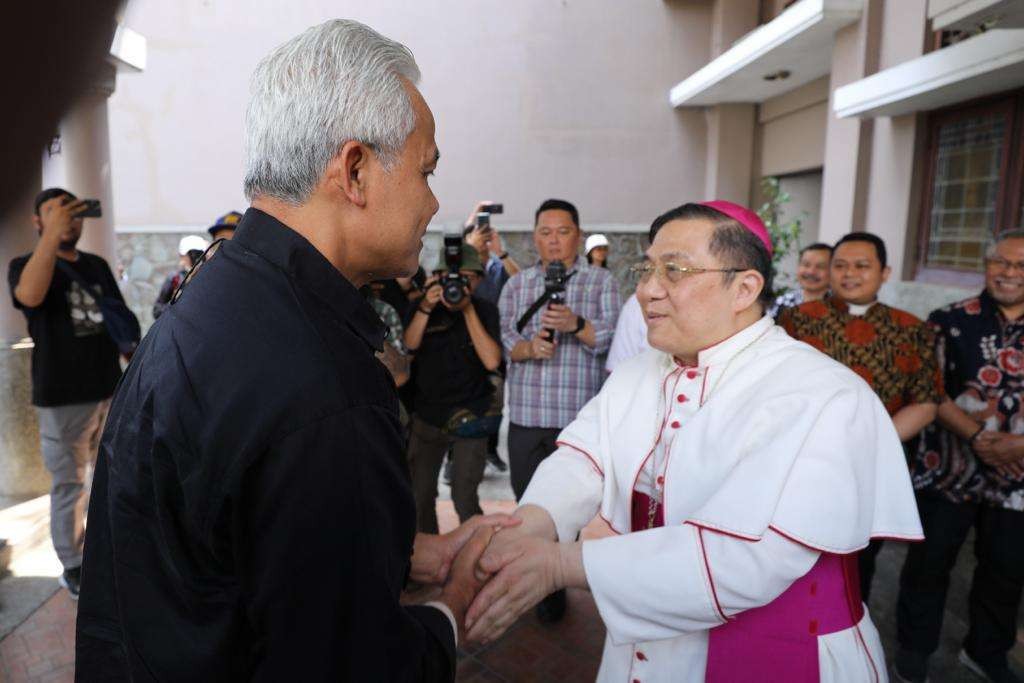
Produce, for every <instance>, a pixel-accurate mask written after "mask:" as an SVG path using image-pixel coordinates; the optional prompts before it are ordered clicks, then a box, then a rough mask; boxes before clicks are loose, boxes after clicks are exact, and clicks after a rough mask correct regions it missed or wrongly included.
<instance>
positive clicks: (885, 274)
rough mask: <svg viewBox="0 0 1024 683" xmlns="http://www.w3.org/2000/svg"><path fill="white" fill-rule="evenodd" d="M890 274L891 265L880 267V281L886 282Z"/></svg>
mask: <svg viewBox="0 0 1024 683" xmlns="http://www.w3.org/2000/svg"><path fill="white" fill-rule="evenodd" d="M891 274H892V266H886V267H885V268H882V282H888V281H889V275H891Z"/></svg>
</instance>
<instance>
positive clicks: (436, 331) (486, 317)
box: [405, 238, 501, 533]
mask: <svg viewBox="0 0 1024 683" xmlns="http://www.w3.org/2000/svg"><path fill="white" fill-rule="evenodd" d="M452 239H453V238H446V240H445V241H446V245H445V251H444V252H443V253H442V262H441V264H440V266H439V269H438V270H437V271H435V273H434V276H433V277H431V278H430V279H428V280H427V282H426V286H425V290H426V294H425V295H424V296H423V298H422V299H421V300H420V301H419V304H418V305H417V307H416V308H415V309H414V310H413V312H412V315H411V317H410V318H409V320H408V322H407V324H406V329H405V346H406V348H407V349H408V350H409V352H410V353H412V354H414V357H413V365H414V371H413V379H412V384H413V391H414V394H415V400H414V406H415V409H414V413H413V418H412V429H411V433H410V436H409V461H410V468H411V470H412V483H413V492H414V494H415V497H416V515H417V526H418V529H419V530H420V531H421V532H424V533H437V512H436V509H435V501H436V500H437V477H438V474H439V472H440V469H441V461H442V460H443V459H444V455H445V452H446V451H447V450H448V448H449V447H451V449H452V460H453V462H454V476H453V481H452V501H453V502H454V504H455V511H456V513H457V514H458V515H459V519H460V520H465V519H469V518H470V517H472V516H473V515H476V514H480V512H481V510H480V500H479V497H478V495H477V487H478V486H479V485H480V481H481V480H482V479H483V474H484V466H485V457H486V454H487V436H488V434H489V432H491V431H494V430H495V429H496V428H497V420H496V419H495V418H496V417H497V416H498V415H499V414H500V410H501V407H500V406H497V407H495V406H494V386H493V385H492V384H491V382H490V380H489V379H488V373H489V372H492V371H494V370H495V369H496V368H497V367H498V365H499V364H500V363H501V346H500V345H499V343H498V340H499V339H500V338H501V336H500V323H499V316H498V309H497V308H496V307H495V306H494V305H493V304H491V303H488V302H487V301H484V300H482V299H479V298H477V297H475V296H473V292H474V290H475V289H476V288H477V286H478V285H479V284H480V281H481V279H482V276H483V264H482V263H481V262H480V255H479V253H478V252H477V251H476V249H474V248H472V247H471V246H469V245H468V244H466V243H465V242H461V241H460V240H459V239H458V238H454V244H452V243H451V242H450V240H452ZM497 419H500V417H497Z"/></svg>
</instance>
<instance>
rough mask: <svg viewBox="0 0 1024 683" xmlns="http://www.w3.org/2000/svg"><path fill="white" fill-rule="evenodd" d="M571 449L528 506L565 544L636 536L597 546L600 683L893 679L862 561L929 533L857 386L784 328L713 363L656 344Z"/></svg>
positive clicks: (891, 440) (602, 402) (869, 400)
mask: <svg viewBox="0 0 1024 683" xmlns="http://www.w3.org/2000/svg"><path fill="white" fill-rule="evenodd" d="M558 443H559V448H558V450H557V451H556V452H555V453H554V454H552V455H551V456H550V457H549V458H547V459H546V460H545V461H544V462H543V463H542V464H541V465H540V467H539V468H538V469H537V471H536V473H535V474H534V476H533V479H532V481H531V482H530V485H529V488H528V489H527V491H526V493H525V495H524V496H523V499H522V500H521V501H520V504H522V505H526V504H533V505H539V506H540V507H542V508H544V509H546V510H547V511H548V512H549V513H550V514H551V517H552V518H553V520H554V522H555V526H556V528H557V531H558V537H559V540H560V541H573V540H574V539H575V538H576V537H577V535H578V533H579V532H580V530H581V529H582V528H583V527H584V526H585V525H586V524H587V523H588V522H590V520H591V519H593V518H594V516H595V515H596V514H600V515H601V516H602V517H603V518H604V519H605V521H607V522H608V524H609V525H610V526H611V528H612V529H613V530H614V531H615V532H617V533H618V534H619V535H617V536H613V537H610V538H604V539H600V540H594V541H587V542H585V543H584V545H583V564H584V569H585V571H586V575H587V580H588V582H589V584H590V588H591V591H592V592H593V595H594V599H595V601H596V603H597V607H598V610H599V611H600V613H601V617H602V618H603V620H604V622H605V625H606V626H607V630H608V635H607V639H606V641H605V647H604V656H603V659H602V662H601V670H600V673H599V675H598V680H599V681H615V682H616V683H630V682H632V681H640V682H641V683H654V682H660V681H666V682H667V681H673V682H678V681H703V680H708V681H729V682H730V683H733V682H737V681H744V680H752V681H753V680H756V681H759V682H761V681H787V682H795V683H799V682H800V681H808V682H813V681H818V680H820V681H822V682H829V681H851V682H852V681H857V682H860V681H873V680H886V673H885V659H884V656H883V653H882V647H881V643H880V641H879V638H878V633H877V631H876V630H875V627H874V625H873V624H872V623H871V619H870V617H869V616H868V615H867V612H866V610H864V606H863V603H862V602H861V601H860V597H859V595H860V594H859V587H858V585H857V579H856V573H855V572H856V569H855V568H856V561H855V558H856V555H855V554H854V553H856V551H858V550H860V549H861V548H863V547H864V546H866V545H867V543H868V541H869V539H871V538H896V539H901V540H920V539H921V538H922V532H921V524H920V520H919V519H918V515H917V508H916V505H915V502H914V496H913V491H912V489H911V485H910V479H909V476H908V473H907V467H906V464H905V460H904V455H903V449H902V447H901V444H900V440H899V437H898V436H897V434H896V431H895V428H894V427H893V424H892V421H891V419H890V418H889V415H888V414H887V413H886V411H885V408H884V407H883V406H882V404H881V402H880V401H879V400H878V398H877V397H876V395H875V393H874V392H873V391H872V390H871V388H870V387H869V386H868V385H867V384H866V383H865V382H864V381H863V380H862V379H861V378H860V377H858V376H857V375H856V374H854V373H853V372H851V371H850V370H848V369H847V368H846V367H844V366H843V365H841V364H839V363H837V362H835V361H833V360H832V359H830V358H829V357H828V356H826V355H824V354H822V353H820V352H818V351H817V350H815V349H813V348H811V347H810V346H808V345H806V344H804V343H802V342H798V341H795V340H794V339H792V338H790V337H789V336H788V335H787V334H786V333H785V331H784V330H783V329H782V328H780V327H777V326H776V325H775V324H774V323H773V321H772V320H771V318H768V317H764V318H762V319H761V320H759V321H758V322H756V323H754V324H753V325H751V326H750V327H747V328H746V329H744V330H742V331H740V332H739V333H737V334H736V335H734V336H732V337H730V338H729V339H726V340H725V341H723V342H721V343H719V344H717V345H716V346H714V347H712V348H710V349H707V350H705V351H702V352H701V353H700V354H699V356H698V363H697V365H696V366H695V367H685V366H682V365H681V364H679V363H677V362H676V361H675V360H674V359H673V358H672V357H671V356H669V355H668V354H665V353H663V352H660V351H656V350H652V351H647V352H645V353H643V354H641V355H640V356H637V357H635V358H633V359H631V360H629V361H628V362H626V363H624V364H623V365H621V366H619V367H618V368H616V370H615V372H614V373H613V374H612V375H611V376H610V377H609V378H608V380H607V381H606V382H605V384H604V387H603V388H602V389H601V392H600V393H599V394H598V395H597V396H595V397H594V399H593V400H591V401H590V402H589V403H588V404H587V405H586V406H585V407H584V408H583V410H581V411H580V414H579V416H578V417H577V418H576V420H575V421H573V422H572V424H570V425H569V426H568V427H566V428H565V430H563V431H562V433H561V435H560V436H559V441H558ZM651 527H653V528H651ZM851 566H852V567H853V569H852V571H853V574H852V575H851V574H850V573H849V572H850V571H851V569H850V568H851ZM723 625H724V626H723ZM719 627H720V628H719Z"/></svg>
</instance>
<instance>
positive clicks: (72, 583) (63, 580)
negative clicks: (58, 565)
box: [57, 567, 82, 600]
mask: <svg viewBox="0 0 1024 683" xmlns="http://www.w3.org/2000/svg"><path fill="white" fill-rule="evenodd" d="M57 582H58V583H59V584H60V585H62V586H64V587H65V588H67V589H68V595H69V596H71V599H72V600H77V599H78V592H79V591H80V590H81V588H82V568H81V567H72V568H71V569H65V570H64V573H63V574H61V575H60V578H59V579H57Z"/></svg>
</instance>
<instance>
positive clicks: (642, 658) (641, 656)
mask: <svg viewBox="0 0 1024 683" xmlns="http://www.w3.org/2000/svg"><path fill="white" fill-rule="evenodd" d="M636 658H637V659H639V660H640V661H641V662H646V661H647V655H645V654H644V653H643V652H637V653H636Z"/></svg>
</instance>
